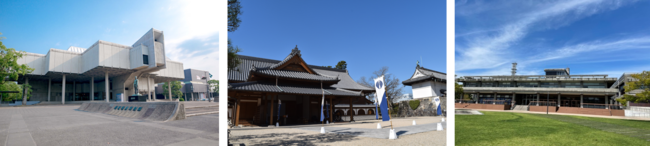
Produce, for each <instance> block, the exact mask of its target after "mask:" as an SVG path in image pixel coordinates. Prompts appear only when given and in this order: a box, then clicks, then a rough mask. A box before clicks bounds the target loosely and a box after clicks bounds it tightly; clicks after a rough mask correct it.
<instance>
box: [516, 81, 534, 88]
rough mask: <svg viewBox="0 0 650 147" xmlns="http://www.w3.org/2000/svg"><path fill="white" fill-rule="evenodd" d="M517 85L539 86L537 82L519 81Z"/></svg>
mask: <svg viewBox="0 0 650 147" xmlns="http://www.w3.org/2000/svg"><path fill="white" fill-rule="evenodd" d="M517 87H539V84H538V83H537V82H518V83H517Z"/></svg>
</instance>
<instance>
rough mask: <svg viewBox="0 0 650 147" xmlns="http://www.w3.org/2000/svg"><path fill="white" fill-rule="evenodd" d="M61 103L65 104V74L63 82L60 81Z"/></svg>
mask: <svg viewBox="0 0 650 147" xmlns="http://www.w3.org/2000/svg"><path fill="white" fill-rule="evenodd" d="M61 104H65V75H63V82H62V83H61Z"/></svg>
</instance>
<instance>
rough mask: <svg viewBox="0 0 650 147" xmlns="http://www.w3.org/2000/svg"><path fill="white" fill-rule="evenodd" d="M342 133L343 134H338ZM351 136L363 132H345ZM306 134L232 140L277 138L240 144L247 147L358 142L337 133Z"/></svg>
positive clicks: (250, 136)
mask: <svg viewBox="0 0 650 147" xmlns="http://www.w3.org/2000/svg"><path fill="white" fill-rule="evenodd" d="M338 133H341V132H338ZM345 133H346V134H350V135H358V134H357V133H361V132H345ZM304 134H305V133H272V134H264V135H245V136H237V137H231V138H230V139H231V140H232V141H234V142H237V140H239V139H263V138H277V139H269V140H263V141H259V142H253V143H250V144H240V145H246V146H316V144H317V143H331V142H337V141H352V140H357V139H356V138H357V137H355V136H350V135H342V134H337V133H327V134H311V135H304ZM280 138H281V139H280Z"/></svg>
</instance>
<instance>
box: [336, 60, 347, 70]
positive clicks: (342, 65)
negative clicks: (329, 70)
mask: <svg viewBox="0 0 650 147" xmlns="http://www.w3.org/2000/svg"><path fill="white" fill-rule="evenodd" d="M335 68H336V69H347V68H348V63H345V61H343V60H341V61H339V63H337V64H336V67H335Z"/></svg>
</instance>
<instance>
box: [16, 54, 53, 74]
mask: <svg viewBox="0 0 650 147" xmlns="http://www.w3.org/2000/svg"><path fill="white" fill-rule="evenodd" d="M45 59H46V57H45V55H40V54H34V53H26V54H24V55H23V57H22V58H19V59H18V60H17V61H16V62H17V63H18V64H26V65H27V66H29V67H30V68H33V69H34V72H32V73H31V74H33V75H45V73H46V72H47V66H46V64H45Z"/></svg>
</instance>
